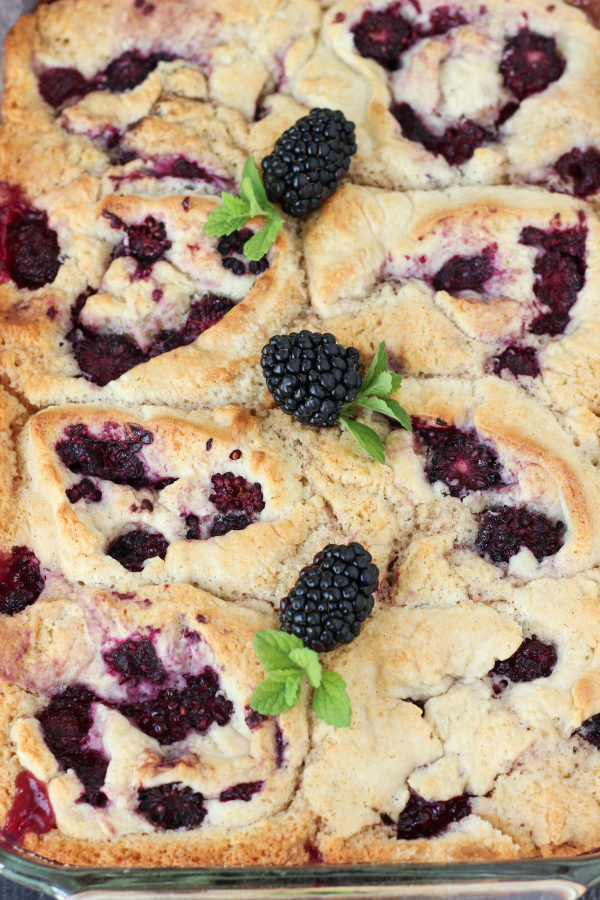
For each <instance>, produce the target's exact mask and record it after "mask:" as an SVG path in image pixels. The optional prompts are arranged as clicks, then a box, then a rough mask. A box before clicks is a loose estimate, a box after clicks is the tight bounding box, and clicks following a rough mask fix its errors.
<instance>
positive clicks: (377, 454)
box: [339, 416, 385, 464]
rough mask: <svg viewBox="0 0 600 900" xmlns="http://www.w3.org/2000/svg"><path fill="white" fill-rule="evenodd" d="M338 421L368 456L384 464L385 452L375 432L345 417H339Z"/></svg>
mask: <svg viewBox="0 0 600 900" xmlns="http://www.w3.org/2000/svg"><path fill="white" fill-rule="evenodd" d="M339 421H340V422H341V423H342V425H344V426H345V427H346V428H347V429H348V431H349V432H350V433H351V434H352V435H354V437H355V438H356V440H357V441H358V443H359V444H360V446H361V447H362V448H363V450H366V452H367V453H368V454H369V456H372V457H373V459H375V460H377V462H379V463H382V464H384V463H385V450H384V447H383V444H382V442H381V438H380V437H379V435H378V434H377V432H375V431H373V429H372V428H369V426H368V425H363V423H362V422H355V421H353V419H349V418H347V417H346V416H340V418H339Z"/></svg>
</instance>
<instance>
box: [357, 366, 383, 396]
mask: <svg viewBox="0 0 600 900" xmlns="http://www.w3.org/2000/svg"><path fill="white" fill-rule="evenodd" d="M391 392H392V375H391V373H390V372H380V373H379V375H378V376H377V378H375V380H374V381H372V382H371V384H370V385H369V387H368V388H367V389H366V390H363V388H362V387H361V389H360V392H359V395H358V396H359V397H364V396H366V395H367V394H375V395H376V396H378V397H385V396H386V395H387V394H391ZM357 399H358V398H357Z"/></svg>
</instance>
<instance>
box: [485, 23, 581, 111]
mask: <svg viewBox="0 0 600 900" xmlns="http://www.w3.org/2000/svg"><path fill="white" fill-rule="evenodd" d="M565 65H566V64H565V61H564V59H563V57H562V56H561V55H560V53H559V52H558V50H557V48H556V41H555V40H554V38H552V37H544V35H542V34H538V33H537V32H535V31H530V30H529V29H528V28H523V29H521V31H519V33H518V34H516V35H514V36H513V37H511V38H509V39H508V40H507V42H506V44H505V47H504V53H503V55H502V59H501V61H500V72H501V74H502V78H503V80H504V84H505V86H506V87H507V88H508V89H509V91H512V93H513V94H514V95H515V97H518V99H519V100H524V99H525V98H526V97H530V96H531V94H538V93H539V92H540V91H543V90H545V89H546V88H547V87H548V85H549V84H552V82H553V81H558V79H559V78H560V76H561V75H562V73H563V72H564V70H565Z"/></svg>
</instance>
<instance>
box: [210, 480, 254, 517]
mask: <svg viewBox="0 0 600 900" xmlns="http://www.w3.org/2000/svg"><path fill="white" fill-rule="evenodd" d="M210 483H211V487H212V493H211V494H209V497H208V499H209V500H210V502H211V503H214V505H215V506H216V507H217V509H218V510H219V512H220V513H224V514H225V515H228V514H230V513H234V514H239V513H243V514H244V515H245V516H247V518H248V519H250V521H253V520H254V517H255V514H258V513H260V512H262V510H263V509H264V508H265V501H264V500H263V492H262V488H261V486H260V484H259V483H258V482H257V481H256V482H255V483H254V484H250V482H249V481H246V479H245V478H244V477H243V476H242V475H234V474H233V472H217V473H216V475H211V479H210Z"/></svg>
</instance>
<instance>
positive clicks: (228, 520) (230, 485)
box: [182, 451, 265, 541]
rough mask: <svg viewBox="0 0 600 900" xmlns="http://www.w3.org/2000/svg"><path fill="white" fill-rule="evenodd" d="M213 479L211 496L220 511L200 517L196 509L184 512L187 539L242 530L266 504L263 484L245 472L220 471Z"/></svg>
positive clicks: (215, 535) (202, 538)
mask: <svg viewBox="0 0 600 900" xmlns="http://www.w3.org/2000/svg"><path fill="white" fill-rule="evenodd" d="M237 452H239V454H240V456H241V455H242V454H241V452H240V451H237ZM233 453H236V451H233ZM230 458H232V459H239V456H234V455H233V454H231V456H230ZM210 482H211V487H212V493H211V494H210V495H209V498H208V499H209V500H210V502H211V503H213V504H214V505H215V506H216V507H217V509H218V511H219V513H221V515H218V516H215V515H214V514H213V515H210V514H209V515H206V516H202V517H200V516H197V515H195V514H194V513H188V514H185V513H183V514H182V515H183V518H184V520H185V524H186V526H187V531H186V535H185V536H186V539H187V540H188V541H205V540H207V539H208V538H211V537H221V536H222V535H224V534H227V533H228V532H229V531H241V530H242V529H244V528H247V527H248V525H252V523H253V522H254V521H256V518H257V517H258V515H259V514H260V513H261V512H262V510H263V509H264V508H265V501H264V499H263V492H262V487H261V486H260V484H259V483H258V482H255V483H254V484H250V482H249V481H247V480H246V479H245V478H244V477H243V476H242V475H234V474H233V472H217V474H216V475H212V476H211V479H210Z"/></svg>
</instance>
